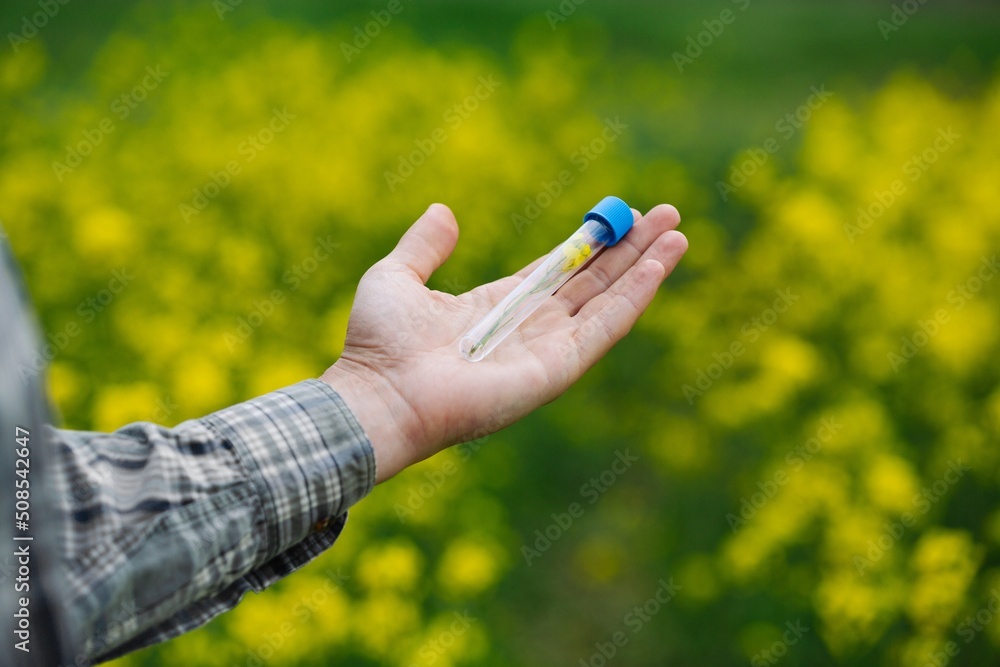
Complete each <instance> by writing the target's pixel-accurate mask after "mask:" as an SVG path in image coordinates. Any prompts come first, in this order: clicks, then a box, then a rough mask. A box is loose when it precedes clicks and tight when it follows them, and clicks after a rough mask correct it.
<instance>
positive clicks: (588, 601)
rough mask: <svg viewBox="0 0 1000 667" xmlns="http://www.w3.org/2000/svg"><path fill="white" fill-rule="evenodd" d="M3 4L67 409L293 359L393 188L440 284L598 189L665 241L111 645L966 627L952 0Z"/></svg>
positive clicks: (256, 375)
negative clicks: (195, 593) (297, 560)
mask: <svg viewBox="0 0 1000 667" xmlns="http://www.w3.org/2000/svg"><path fill="white" fill-rule="evenodd" d="M41 4H43V3H38V4H36V3H29V2H7V3H4V4H3V6H2V7H0V25H2V27H3V32H4V34H7V35H8V36H7V38H6V39H5V44H4V45H3V49H2V50H0V118H2V119H3V123H2V126H0V221H2V225H3V227H4V229H5V230H6V232H7V233H8V234H9V240H10V243H11V245H12V247H13V249H14V251H15V253H16V255H17V257H18V259H19V261H20V263H21V265H22V267H23V270H24V272H25V276H26V280H27V283H28V287H29V290H30V292H31V295H32V298H33V300H34V302H35V304H36V306H37V309H38V312H39V316H40V320H41V323H42V326H43V328H44V331H45V332H46V334H47V337H48V342H49V344H50V348H49V351H50V352H51V354H50V355H48V356H50V357H51V361H50V368H49V384H50V389H51V393H52V396H53V400H54V402H55V404H56V405H57V406H58V409H59V410H60V412H61V414H62V417H63V419H64V422H65V424H66V425H67V426H69V427H72V428H86V429H113V428H116V427H118V426H120V425H122V424H124V423H127V422H129V421H133V420H152V421H158V422H161V423H166V424H175V423H178V422H180V421H182V420H184V419H187V418H192V417H197V416H201V415H203V414H205V413H207V412H209V411H212V410H215V409H218V408H221V407H223V406H226V405H230V404H232V403H233V402H236V401H240V400H243V399H246V398H249V397H251V396H254V395H258V394H259V393H262V392H265V391H268V390H270V389H275V388H278V387H281V386H284V385H286V384H290V383H292V382H295V381H297V380H299V379H302V378H305V377H312V376H316V375H318V374H319V373H320V372H322V370H323V369H325V368H326V366H328V365H329V364H330V363H331V362H332V361H333V360H335V359H336V357H337V354H338V352H339V349H340V348H339V346H340V343H341V340H342V336H343V332H344V329H345V326H346V321H347V315H348V312H349V308H350V303H351V299H352V295H353V288H354V286H355V284H356V282H357V280H358V278H359V277H360V276H361V274H362V273H363V272H364V270H365V269H366V268H367V267H368V266H369V265H370V264H371V263H373V262H374V261H375V260H377V259H378V258H380V257H381V256H382V255H383V254H384V253H385V252H387V251H388V249H389V248H391V246H392V244H393V243H394V242H395V240H396V239H397V238H398V236H399V234H400V233H401V232H402V231H403V230H404V229H405V228H406V227H407V226H408V225H409V224H410V222H412V220H414V219H415V218H416V217H417V216H418V215H419V214H420V213H421V212H422V211H423V210H424V209H425V208H426V206H427V205H428V204H429V203H431V202H433V201H441V202H445V203H447V204H449V205H450V206H452V208H453V210H454V211H455V213H456V216H457V217H458V220H459V223H460V226H461V230H462V231H461V234H462V237H461V240H460V242H459V246H458V249H457V251H456V253H455V255H454V257H453V258H452V260H451V261H450V262H449V263H448V264H447V265H445V266H444V267H443V268H442V269H441V270H440V271H439V272H438V273H437V274H436V275H435V276H434V278H433V279H432V281H431V285H432V286H433V287H435V288H436V289H440V290H444V291H451V292H458V291H464V290H465V289H468V288H470V287H472V286H473V285H476V284H478V283H480V282H483V281H488V280H492V279H494V278H496V277H499V276H501V275H504V274H507V273H509V272H511V271H513V270H516V269H517V268H519V267H520V266H522V265H523V264H525V263H526V262H528V261H530V260H531V259H532V258H533V257H535V256H537V255H538V254H540V253H542V252H544V251H545V250H546V249H547V248H550V247H551V246H552V245H554V244H555V243H556V242H558V241H559V240H561V239H563V238H564V237H565V236H566V235H567V233H568V232H569V231H570V230H572V229H574V228H575V227H576V225H577V221H578V220H579V217H580V215H581V214H582V213H583V212H584V211H586V210H587V208H588V207H589V206H591V205H592V204H593V203H595V202H596V201H597V200H598V199H600V198H601V197H602V196H604V195H605V194H610V193H614V194H617V195H619V196H621V197H623V198H624V199H626V200H627V201H628V202H630V203H631V204H632V205H633V206H636V207H637V208H642V209H643V210H645V209H647V208H649V207H650V206H652V205H654V204H656V203H658V202H661V201H667V202H670V203H673V204H675V205H676V206H677V207H678V208H679V209H680V211H681V213H682V215H683V218H684V222H683V223H682V225H681V229H682V230H683V231H684V232H685V233H686V234H687V235H688V237H689V239H690V242H691V249H690V251H689V253H688V255H687V257H686V258H685V259H684V261H683V262H682V265H681V267H680V268H679V269H678V270H677V272H676V273H675V275H674V276H673V277H672V278H671V279H670V280H669V281H668V283H667V284H666V286H665V287H664V289H663V291H662V294H661V295H660V297H659V298H658V299H657V301H656V303H655V304H654V305H653V307H652V308H651V309H650V311H649V312H648V314H647V315H646V316H645V317H644V318H643V320H642V321H641V323H640V324H639V326H638V327H637V329H636V331H635V332H634V333H633V335H631V336H630V337H629V338H627V339H626V340H625V341H624V342H623V343H622V344H621V345H619V346H618V348H617V349H616V350H614V351H613V352H612V353H611V354H610V355H609V357H608V358H606V359H605V360H604V361H603V362H602V363H601V364H600V365H599V366H598V367H597V368H596V369H594V371H593V372H591V373H590V374H589V375H588V376H587V377H586V378H585V379H584V380H583V381H582V382H580V384H579V385H578V386H576V387H575V388H573V389H572V390H571V391H570V392H569V393H568V394H567V395H566V396H564V397H563V398H561V399H559V400H558V401H556V402H555V403H554V404H552V405H549V406H547V407H545V408H543V409H541V410H539V411H538V412H537V413H535V414H534V415H532V416H530V417H529V418H527V419H525V420H524V421H522V422H521V423H519V424H517V425H515V426H513V427H511V428H508V429H506V430H504V431H502V432H500V433H498V434H496V435H493V436H490V437H488V438H482V439H480V440H478V441H475V442H473V443H470V444H467V445H463V446H462V447H459V448H456V449H454V450H451V451H449V452H446V453H443V454H441V455H439V456H438V457H435V458H434V459H432V460H430V461H428V462H426V463H424V464H421V465H419V466H417V467H415V468H414V469H412V470H410V471H408V472H407V473H405V474H403V475H401V476H400V477H399V478H397V479H396V480H394V481H393V482H391V483H389V484H386V485H384V486H383V487H380V488H377V489H376V490H375V492H374V493H373V494H372V496H371V497H370V498H368V499H366V500H365V501H364V502H363V503H361V504H360V505H359V506H358V507H357V508H356V509H355V510H353V511H352V513H351V520H350V522H349V524H348V527H347V529H346V531H345V533H344V535H343V537H342V538H341V540H340V541H339V542H338V544H337V546H336V547H335V548H334V549H332V550H331V551H330V552H329V553H327V554H326V555H325V556H323V557H322V558H321V559H320V560H319V561H318V562H316V563H315V564H313V565H311V566H310V567H308V568H307V569H306V570H304V571H302V572H300V573H297V574H296V575H294V576H292V577H290V578H288V579H287V580H285V581H283V582H281V584H280V585H278V586H276V587H275V588H274V589H272V590H270V591H268V592H267V593H265V594H263V595H251V596H249V598H248V599H246V600H244V602H243V603H242V604H241V605H240V606H239V607H238V608H237V610H236V611H235V612H233V613H231V614H228V615H225V616H223V617H221V618H219V619H217V620H216V621H214V622H212V623H211V624H209V625H208V626H207V627H205V628H203V629H201V630H199V631H197V632H194V633H191V634H190V635H187V636H184V637H182V638H180V639H178V640H175V641H172V642H169V643H167V644H164V645H161V646H158V647H154V648H151V649H148V650H145V651H142V652H139V653H137V654H134V655H131V656H128V657H126V658H124V659H122V660H120V661H119V662H116V663H114V664H116V665H120V666H122V667H125V666H137V665H219V666H221V665H227V666H228V665H245V666H248V667H249V666H254V665H265V664H266V665H319V664H322V665H399V666H401V667H409V666H411V665H421V666H422V665H439V666H442V665H444V666H452V665H454V666H460V665H496V666H500V665H505V666H506V665H581V664H582V665H592V666H593V667H601V666H602V665H605V664H608V665H612V664H618V665H630V666H636V667H645V666H653V665H657V666H659V665H739V664H747V663H750V664H751V665H755V666H758V665H773V664H781V665H788V666H792V665H865V666H882V665H919V666H922V665H937V666H939V667H940V666H941V665H944V664H949V665H969V666H971V665H976V666H979V665H987V664H997V662H998V659H1000V618H997V617H996V616H997V612H998V611H1000V492H998V483H1000V449H998V444H1000V388H998V380H1000V363H998V358H1000V345H998V336H1000V279H998V277H997V276H998V274H997V271H998V269H997V266H996V264H995V262H996V260H995V258H996V253H997V250H998V248H1000V134H998V132H997V128H998V127H1000V78H998V74H1000V69H998V66H1000V39H998V35H1000V7H998V6H997V5H996V4H995V3H989V2H929V3H926V4H923V5H921V4H919V3H918V2H916V1H915V0H911V2H909V3H897V5H896V6H895V9H894V6H892V5H891V4H890V3H881V2H858V1H855V2H788V1H780V2H769V3H763V2H757V1H756V0H753V1H745V0H739V1H737V2H712V3H669V4H668V3H659V2H651V1H644V2H638V1H635V2H607V1H600V0H588V1H587V2H583V3H582V4H580V5H575V4H574V3H572V2H568V1H564V2H562V4H561V5H560V3H559V2H558V1H557V0H552V1H551V2H528V1H526V0H524V1H513V0H512V1H508V2H491V3H474V2H455V1H447V0H416V1H413V2H410V1H409V0H401V2H400V4H399V5H394V7H396V8H399V9H400V11H399V12H398V13H397V14H391V13H390V12H389V10H388V8H389V7H390V4H389V3H388V2H376V3H359V2H338V3H322V2H263V3H258V2H250V1H246V2H242V3H239V4H237V2H236V0H222V1H221V2H216V3H214V4H213V3H212V2H209V1H208V0H203V1H199V2H125V1H121V0H114V1H102V2H100V3H82V2H71V3H69V4H67V5H65V6H61V5H60V6H58V11H57V12H55V15H54V16H52V17H50V18H45V20H44V25H41V27H39V28H37V34H36V35H34V36H31V37H25V35H26V33H27V32H31V30H30V29H29V28H26V25H27V24H25V23H24V21H25V20H27V21H29V22H35V23H39V24H40V23H43V21H42V20H41V19H36V18H33V17H35V16H36V15H37V13H38V12H40V11H42V10H41V9H39V7H40V5H41ZM903 5H905V6H906V8H904V7H903ZM907 8H908V9H915V10H916V11H915V12H914V13H912V15H909V14H908V13H907ZM570 10H572V11H570ZM372 11H375V12H376V15H375V16H373V15H372V14H371V12H372ZM724 11H728V12H731V13H730V14H724V13H723V12H724ZM894 11H897V12H899V13H898V14H897V16H896V17H895V18H896V20H897V23H899V25H894V24H892V23H891V22H892V21H893V13H894ZM547 12H550V13H548V14H547ZM379 16H382V17H383V18H384V17H385V16H390V17H391V20H389V21H388V22H387V23H386V25H378V23H377V18H378V17H379ZM25 17H27V18H25ZM903 17H905V19H906V20H905V22H904V21H902V18H903ZM729 18H732V20H731V21H729V22H724V21H723V19H729ZM562 19H565V20H562ZM373 21H376V23H372V22H373ZM880 21H882V22H887V23H882V24H880ZM706 22H707V23H706ZM886 25H890V26H892V27H894V28H898V30H890V29H889V28H886ZM366 26H367V27H368V29H369V32H370V33H373V34H374V36H369V38H368V42H367V43H365V42H364V40H363V39H360V38H358V31H360V32H363V31H364V30H365V28H366ZM372 26H374V27H372ZM719 26H722V28H721V29H720V28H719ZM356 29H357V31H356ZM713 29H714V30H715V32H716V33H718V34H713V33H712V30H713ZM10 33H13V34H15V35H17V36H19V37H20V39H21V40H22V41H17V40H14V41H12V40H11V38H10ZM356 38H357V39H358V41H357V42H355V39H356ZM688 38H691V40H692V41H693V42H694V43H695V44H697V43H698V41H699V40H701V42H702V45H701V46H699V48H694V47H691V42H689V41H688ZM344 43H346V44H348V45H350V46H351V47H352V48H354V49H356V52H355V51H351V50H350V49H347V51H346V53H345V49H344V47H343V46H342V44H344ZM359 44H360V45H362V46H361V47H359V46H358V45H359ZM699 49H700V53H699ZM676 53H680V54H684V55H685V56H686V57H690V62H688V61H684V60H682V59H678V58H677V57H676V56H675V54H676ZM692 54H696V55H695V56H694V57H692ZM147 68H149V69H147ZM157 68H159V69H157ZM151 71H152V72H156V73H157V75H156V76H155V77H154V76H152V75H151V74H150V72H151ZM491 77H492V78H491ZM482 81H491V82H492V81H495V82H498V83H499V85H493V84H492V83H491V84H490V86H485V85H484V84H482ZM137 87H138V88H137ZM487 91H488V92H487ZM816 91H819V92H820V93H822V94H821V95H817V94H816ZM477 93H478V97H477ZM826 93H830V94H829V95H827V94H826ZM123 95H124V96H125V97H124V98H123V97H122V96H123ZM140 96H141V97H142V99H138V98H139V97H140ZM809 103H812V108H809V107H808V106H803V105H808V104H809ZM456 105H459V109H457V110H456V108H455V106H456ZM803 109H805V111H803ZM788 114H792V119H791V120H789V119H788V118H787V115H788ZM795 114H799V116H798V118H795ZM609 121H610V122H611V127H613V128H614V130H608V131H606V132H605V129H606V128H607V127H609V125H608V122H609ZM272 122H273V124H271V125H270V126H269V124H270V123H272ZM109 127H110V128H111V130H108V129H107V128H109ZM265 128H267V129H270V130H271V132H270V133H268V132H264V131H263V130H265ZM279 128H280V129H279ZM436 130H437V131H438V132H437V134H435V131H436ZM602 132H604V135H603V137H602ZM442 133H443V134H442ZM435 136H436V137H438V138H440V137H441V136H444V140H443V142H442V141H439V140H436V139H434V138H433V137H435ZM98 137H100V141H96V138H98ZM609 138H610V139H611V140H609ZM599 139H600V140H599ZM428 141H431V142H432V144H428ZM602 141H603V143H602ZM88 143H89V144H91V145H89V146H88V145H87V144H88ZM428 145H433V148H434V150H433V152H430V151H429V150H424V149H421V146H424V147H426V146H428ZM582 147H589V149H587V150H584V149H583V148H582ZM598 148H600V149H601V150H600V151H598V150H597V149H598ZM422 150H423V153H421V152H420V151H422ZM84 151H86V153H87V154H86V155H82V153H83V152H84ZM415 151H416V152H417V153H416V154H415V153H414V152H415ZM588 151H589V152H588ZM73 152H75V153H77V157H78V158H79V160H78V161H77V160H76V159H74V157H73V155H72V153H73ZM414 155H416V157H413V156H414ZM762 155H766V159H765V158H763V157H762ZM401 161H402V163H401ZM417 161H419V162H420V163H421V164H419V165H416V164H415V163H416V162H417ZM56 162H58V163H60V165H63V166H66V167H67V168H68V171H67V170H64V169H62V168H61V167H60V166H59V165H54V163H56ZM70 163H76V164H75V166H70ZM406 163H409V164H410V166H413V167H414V168H413V170H412V174H410V173H409V170H408V169H406V168H405V164H406ZM401 164H403V168H402V170H401ZM227 165H230V166H231V165H235V167H234V168H233V169H232V170H231V172H229V173H228V176H227V175H226V174H225V173H224V172H226V169H227ZM734 170H735V171H734ZM387 172H390V173H392V172H395V173H396V174H397V176H399V175H401V174H402V176H401V180H396V179H393V178H388V179H387V177H386V173H387ZM563 172H566V174H568V176H566V175H564V176H563V181H564V183H565V184H563V185H561V186H560V187H559V188H558V190H560V191H559V192H558V194H557V195H556V196H552V193H553V192H555V191H556V187H555V186H553V185H552V184H553V183H554V182H558V181H559V179H560V175H561V174H562V173H563ZM741 175H742V176H743V178H742V179H741V178H740V176H741ZM720 182H722V183H728V184H729V185H731V186H734V187H733V190H732V191H730V190H729V189H726V188H723V189H722V191H721V192H720V187H719V185H718V184H719V183H720ZM213 184H214V187H213ZM223 184H224V185H223ZM546 195H547V197H546ZM199 197H202V198H203V199H199ZM202 204H204V206H202ZM185 207H191V208H185ZM859 208H860V209H862V211H863V212H864V215H860V214H859ZM192 211H194V212H192ZM518 216H521V217H518ZM331 247H332V249H331ZM116 271H120V272H121V273H120V274H118V278H117V282H115V278H116V274H115V272H116ZM122 276H124V277H122ZM779 311H780V312H779ZM485 418H486V419H488V417H485ZM626 454H627V455H629V456H631V457H635V458H637V459H638V461H637V462H636V463H634V464H633V465H631V466H630V467H628V468H625V469H624V471H623V472H620V474H619V473H618V472H611V471H613V468H612V464H613V462H614V461H615V459H616V457H617V456H619V455H622V456H625V455H626ZM618 470H619V471H622V468H621V467H620V466H619V468H618ZM591 480H597V484H594V483H592V482H591ZM596 489H600V490H599V491H595V490H596ZM573 503H579V505H580V506H581V507H582V510H583V513H582V516H578V517H576V518H573V520H572V524H571V525H569V526H566V521H565V517H564V516H562V515H563V514H566V513H567V512H568V511H569V508H570V506H571V505H572V504H573ZM560 524H562V525H560ZM536 531H537V532H536ZM671 584H672V585H673V587H672V589H671V590H672V592H671V593H667V592H666V591H667V590H668V589H670V588H671ZM658 594H659V596H660V598H659V600H657V597H656V596H657V595H658ZM664 600H668V601H666V602H664ZM637 607H638V610H637V609H636V608H637ZM456 614H457V616H456ZM462 619H465V620H462ZM616 633H618V634H616ZM616 641H617V644H616V643H615V642H616ZM612 653H613V655H611V654H612ZM608 656H610V657H608Z"/></svg>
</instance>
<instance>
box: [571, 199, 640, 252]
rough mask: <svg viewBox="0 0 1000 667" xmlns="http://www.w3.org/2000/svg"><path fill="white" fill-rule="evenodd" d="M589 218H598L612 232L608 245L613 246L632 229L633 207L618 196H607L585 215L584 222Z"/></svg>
mask: <svg viewBox="0 0 1000 667" xmlns="http://www.w3.org/2000/svg"><path fill="white" fill-rule="evenodd" d="M588 220H597V221H598V222H600V223H601V224H603V225H604V226H605V227H606V228H607V230H608V233H610V234H611V240H610V241H608V245H609V246H612V245H614V244H616V243H618V242H619V241H621V240H622V238H623V237H624V236H625V234H627V233H628V230H630V229H632V222H633V218H632V209H630V208H629V206H628V204H626V203H625V202H623V201H622V200H621V199H619V198H618V197H605V198H604V199H602V200H601V201H599V202H597V205H596V206H594V208H592V209H590V212H589V213H587V215H585V216H583V221H584V222H587V221H588Z"/></svg>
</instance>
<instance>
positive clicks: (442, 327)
mask: <svg viewBox="0 0 1000 667" xmlns="http://www.w3.org/2000/svg"><path fill="white" fill-rule="evenodd" d="M633 215H634V216H635V217H636V223H635V226H634V227H633V228H632V230H631V231H630V232H629V233H628V235H627V236H626V237H625V238H624V239H623V240H622V241H621V242H620V243H618V245H616V246H614V247H613V248H608V249H606V250H605V251H604V252H603V253H602V254H601V255H600V256H599V257H598V258H597V259H595V260H594V261H593V262H591V263H590V265H589V266H587V267H585V268H584V269H583V270H582V271H580V272H579V273H578V274H577V275H576V276H574V277H573V278H572V279H571V280H570V281H569V282H568V283H566V285H564V286H563V288H562V289H560V290H559V291H558V292H557V293H556V295H555V296H554V297H552V298H550V299H548V300H546V302H545V303H544V304H542V306H541V307H540V308H539V309H538V310H537V311H536V312H535V313H534V314H533V315H532V316H531V317H529V318H528V319H527V320H526V321H525V322H524V324H522V325H521V327H520V328H518V329H517V330H516V331H514V332H513V333H511V335H510V336H509V337H508V338H507V339H506V340H505V341H504V342H503V343H502V344H501V345H500V346H499V347H497V349H496V350H494V351H493V352H492V353H491V354H490V355H489V356H488V357H486V359H484V360H482V361H480V362H478V363H472V362H469V361H466V360H465V359H464V358H463V357H462V356H461V355H460V354H459V351H458V341H459V339H460V338H461V337H462V336H463V335H464V334H465V332H466V331H468V330H469V329H470V328H471V327H472V326H473V325H474V324H475V323H476V322H478V321H479V320H480V319H481V318H482V317H483V316H484V315H485V314H486V313H487V312H488V311H489V310H490V309H491V308H492V307H493V306H494V305H495V304H496V303H497V302H499V301H500V300H501V299H502V298H503V297H504V296H506V295H507V293H508V292H510V291H511V290H512V289H513V288H514V287H515V286H516V285H517V284H518V283H519V282H520V281H521V280H523V279H524V277H525V276H527V275H528V274H529V273H530V272H531V271H532V270H533V269H534V267H535V265H537V263H538V262H540V261H541V259H542V258H540V259H538V260H536V261H535V262H534V263H532V264H531V265H529V266H527V267H525V268H524V269H521V271H519V272H518V273H516V274H515V275H513V276H508V277H506V278H502V279H500V280H497V281H494V282H492V283H489V284H486V285H482V286H480V287H477V288H475V289H473V290H471V291H469V292H466V293H465V294H462V295H459V296H455V295H452V294H446V293H443V292H437V291H432V290H429V289H427V288H426V287H425V286H424V284H425V283H426V282H427V279H428V278H429V277H430V275H431V273H433V272H434V271H435V270H436V269H437V268H438V267H440V266H441V265H442V264H443V263H444V261H445V260H446V259H448V257H449V256H450V255H451V253H452V251H453V250H454V249H455V244H456V242H457V241H458V224H457V223H456V222H455V216H454V215H453V214H452V212H451V210H450V209H448V207H447V206H444V205H442V204H432V205H431V207H430V208H428V209H427V211H426V212H425V213H424V214H423V215H422V216H421V217H420V219H419V220H417V221H416V222H415V223H413V226H412V227H410V229H409V230H408V231H407V232H406V233H405V234H404V235H403V238H402V239H400V241H399V244H398V245H397V246H396V247H395V249H394V250H393V251H392V252H391V253H389V255H388V256H387V257H386V258H385V259H382V260H381V261H379V262H378V263H376V264H375V265H374V266H373V267H371V269H369V270H368V272H367V273H365V275H364V276H363V277H362V278H361V282H360V283H359V284H358V291H357V294H356V295H355V299H354V305H353V307H352V309H351V316H350V321H349V323H348V326H347V338H346V340H345V342H344V353H343V355H342V356H341V357H340V359H339V360H338V361H337V362H336V363H335V364H334V365H333V366H331V367H330V368H329V369H328V370H327V371H326V372H325V373H324V374H323V376H322V378H321V379H322V380H324V381H325V382H327V383H328V384H330V386H332V387H333V388H334V390H336V391H337V392H338V393H339V394H340V396H341V397H342V398H343V399H344V402H345V403H346V404H347V406H348V407H349V408H350V409H351V410H352V412H354V414H355V416H356V417H357V419H358V421H359V423H360V424H361V426H362V427H363V428H364V429H365V433H366V434H367V435H368V438H369V439H370V440H371V443H372V447H373V448H374V450H375V458H376V465H377V470H378V473H377V479H376V481H377V482H382V481H385V480H386V479H388V478H390V477H392V476H393V475H395V474H396V473H397V472H399V471H400V470H402V469H403V468H405V467H407V466H408V465H411V464H413V463H416V462H417V461H421V460H423V459H425V458H427V457H428V456H431V455H433V454H435V453H437V452H438V451H440V450H441V449H443V448H444V447H446V446H448V445H452V444H455V443H458V442H464V441H465V440H468V439H471V438H473V437H482V436H483V435H486V434H487V433H491V432H493V431H497V430H500V429H501V428H503V427H505V426H507V425H509V424H511V423H513V422H514V421H516V420H518V419H520V418H521V417H523V416H524V415H526V414H528V413H529V412H531V411H532V410H534V409H535V408H537V407H538V406H540V405H543V404H545V403H548V402H549V401H551V400H553V399H555V398H556V397H557V396H559V395H560V394H562V393H563V392H564V391H566V389H567V388H568V387H569V386H570V385H571V384H573V382H575V381H576V380H577V379H578V378H579V377H580V376H581V375H583V373H584V371H586V370H587V369H588V368H590V367H591V366H593V365H594V363H596V362H597V360H598V359H600V358H601V357H602V356H604V354H605V353H607V351H608V350H610V349H611V346H612V345H614V344H615V343H616V342H618V341H619V340H620V339H621V338H622V337H623V336H624V335H625V334H626V333H628V331H629V329H631V328H632V325H633V324H635V322H636V320H637V319H639V316H640V315H641V314H642V312H643V311H644V310H645V309H646V307H647V306H648V305H649V303H650V302H651V301H652V300H653V296H654V295H655V294H656V289H657V288H658V287H659V285H660V283H661V282H663V280H664V278H666V276H667V275H669V274H670V272H671V271H672V270H673V268H674V267H675V266H676V265H677V262H678V261H680V258H681V256H683V254H684V252H685V251H686V250H687V239H686V238H684V235H683V234H681V233H680V232H678V231H675V230H674V228H675V227H676V226H677V224H678V223H679V222H680V216H679V215H678V213H677V210H676V209H675V208H674V207H672V206H667V205H660V206H657V207H656V208H654V209H653V210H651V211H650V212H649V213H648V214H646V216H645V217H641V216H640V215H639V212H638V211H635V210H634V209H633Z"/></svg>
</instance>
